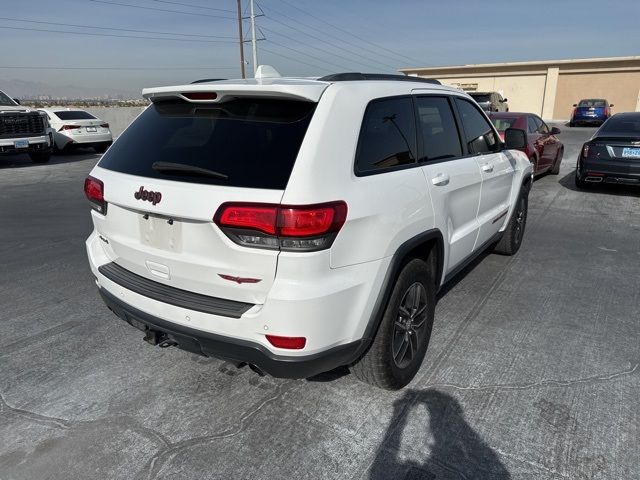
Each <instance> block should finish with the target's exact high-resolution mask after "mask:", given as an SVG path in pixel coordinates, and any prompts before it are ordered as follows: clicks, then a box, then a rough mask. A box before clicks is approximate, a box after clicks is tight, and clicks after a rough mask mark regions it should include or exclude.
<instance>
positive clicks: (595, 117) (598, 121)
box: [569, 98, 613, 127]
mask: <svg viewBox="0 0 640 480" xmlns="http://www.w3.org/2000/svg"><path fill="white" fill-rule="evenodd" d="M612 108H613V105H612V104H609V102H608V101H607V100H605V99H603V98H590V99H585V100H580V102H578V103H574V104H573V112H572V113H571V120H570V121H569V126H570V127H575V126H576V125H602V124H603V123H604V122H605V121H606V120H607V119H608V118H609V117H610V116H611V109H612Z"/></svg>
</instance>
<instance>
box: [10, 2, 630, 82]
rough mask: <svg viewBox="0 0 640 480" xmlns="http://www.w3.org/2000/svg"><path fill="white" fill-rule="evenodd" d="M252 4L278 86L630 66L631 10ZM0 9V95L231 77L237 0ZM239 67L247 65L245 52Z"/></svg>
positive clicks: (585, 5)
mask: <svg viewBox="0 0 640 480" xmlns="http://www.w3.org/2000/svg"><path fill="white" fill-rule="evenodd" d="M116 4H120V5H116ZM178 4H188V5H189V6H185V5H178ZM258 4H259V5H260V6H261V7H262V11H263V12H264V14H265V16H264V17H260V18H258V20H257V22H258V25H259V26H260V27H261V29H262V32H263V34H264V36H265V37H266V40H264V41H261V42H259V55H258V57H259V62H258V63H267V64H270V65H273V66H275V67H276V68H277V69H278V70H279V71H280V72H281V73H282V74H288V75H305V76H311V75H322V74H327V73H331V72H337V71H381V72H382V71H386V72H393V71H394V70H395V69H397V68H401V67H407V66H416V65H421V66H428V65H431V66H435V65H455V64H465V63H487V62H503V61H525V60H543V59H563V58H584V57H598V56H623V55H638V54H640V49H639V46H640V28H639V27H638V22H640V20H639V19H640V1H638V0H609V1H607V2H602V1H592V0H555V1H550V0H538V1H536V2H533V1H522V0H493V1H492V0H488V1H477V0H448V1H444V2H442V1H403V0H396V1H393V2H390V1H377V0H369V1H364V0H355V1H350V2H347V1H344V0H342V1H340V0H324V1H312V0H298V1H296V0H260V1H258ZM0 5H2V6H3V8H2V9H0V16H1V17H2V18H0V45H2V48H0V89H1V88H2V86H1V85H2V81H3V80H10V79H21V80H28V81H35V82H44V83H47V84H50V85H90V86H92V87H95V88H105V89H106V88H110V89H116V90H122V91H128V92H139V91H140V89H141V88H142V87H144V86H152V85H162V84H172V83H182V82H188V81H191V80H193V79H195V78H209V77H215V78H218V77H224V78H234V77H238V76H239V60H238V56H239V53H238V51H239V47H238V44H237V35H238V30H237V23H236V21H235V9H236V1H235V0H20V1H17V0H0ZM125 5H133V6H137V7H138V8H136V7H132V6H125ZM191 5H193V6H191ZM243 6H244V7H245V8H246V7H248V0H243ZM7 7H9V8H7ZM139 7H142V8H139ZM198 7H205V8H198ZM296 7H297V8H296ZM216 9H219V10H216ZM161 10H162V11H161ZM164 10H173V11H175V12H167V11H164ZM177 12H182V13H177ZM219 17H228V18H219ZM19 20H29V21H31V22H32V23H28V22H25V21H19ZM33 22H48V23H33ZM54 23H57V24H67V25H52V24H54ZM69 25H78V26H81V27H78V26H69ZM82 26H84V27H82ZM9 27H10V28H9ZM95 27H101V29H98V28H95ZM110 28H111V29H120V30H109V29H110ZM26 29H37V30H61V31H65V32H83V33H92V34H96V33H99V34H105V35H112V36H98V35H77V34H72V33H56V32H51V31H48V32H47V31H34V30H26ZM129 30H131V31H129ZM141 30H145V31H148V32H156V33H143V32H141ZM245 30H246V33H248V22H245ZM167 34H181V35H178V36H176V35H167ZM118 35H119V36H124V38H122V37H119V36H118ZM187 35H190V36H187ZM126 36H134V37H142V36H146V37H155V38H146V39H139V38H127V37H126ZM159 38H172V39H173V40H161V39H159ZM176 39H183V40H187V39H189V40H194V41H176ZM245 56H246V58H247V59H248V60H251V49H250V45H248V44H247V45H246V49H245ZM7 67H56V68H61V67H64V68H65V69H59V70H56V69H49V68H46V69H26V68H7ZM88 67H94V68H95V67H101V68H107V67H120V68H121V69H120V70H110V69H100V70H98V69H89V68H88ZM247 68H248V72H249V73H250V72H252V67H251V65H249V66H248V67H247Z"/></svg>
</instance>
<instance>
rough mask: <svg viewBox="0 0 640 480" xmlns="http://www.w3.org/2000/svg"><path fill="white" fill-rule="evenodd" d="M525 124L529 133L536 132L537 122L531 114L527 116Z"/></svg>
mask: <svg viewBox="0 0 640 480" xmlns="http://www.w3.org/2000/svg"><path fill="white" fill-rule="evenodd" d="M527 126H528V128H529V133H538V124H537V123H536V121H535V120H534V119H533V117H532V116H528V117H527Z"/></svg>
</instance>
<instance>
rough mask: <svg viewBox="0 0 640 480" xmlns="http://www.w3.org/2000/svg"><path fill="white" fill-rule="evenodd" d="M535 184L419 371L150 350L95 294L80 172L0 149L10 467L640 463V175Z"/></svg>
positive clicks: (1, 370)
mask: <svg viewBox="0 0 640 480" xmlns="http://www.w3.org/2000/svg"><path fill="white" fill-rule="evenodd" d="M592 132H593V129H589V128H574V129H569V128H566V127H563V133H562V135H561V139H562V140H563V141H564V142H565V148H566V151H565V158H564V161H563V163H562V168H561V171H560V175H558V176H553V175H547V176H544V177H542V178H539V179H537V180H536V182H535V184H534V187H533V190H532V192H531V196H530V202H529V219H528V224H527V229H526V233H525V239H524V243H523V246H522V249H521V250H520V252H519V253H518V255H516V256H515V257H503V256H497V255H486V256H484V257H483V258H482V259H481V260H480V261H478V262H475V264H474V265H473V266H472V267H471V268H469V269H467V270H466V271H465V272H463V274H462V275H460V276H458V277H457V278H456V279H454V281H453V282H452V283H451V284H449V285H447V287H446V288H445V289H444V291H443V292H442V293H441V295H440V297H439V301H438V305H437V309H436V322H435V326H434V331H433V336H432V339H431V344H430V347H429V350H428V352H427V356H426V358H425V361H424V364H423V366H422V369H421V370H420V371H419V373H418V375H417V377H416V379H415V380H414V381H413V382H412V383H411V384H410V385H409V387H407V388H405V389H404V390H402V391H399V392H385V391H381V390H378V389H376V388H373V387H369V386H367V385H365V384H362V383H359V382H358V381H356V380H355V379H354V378H353V376H352V375H349V373H348V371H347V370H345V369H339V370H337V371H334V372H330V373H327V374H324V375H320V376H318V377H316V378H313V379H308V380H296V381H291V380H279V379H274V378H270V377H259V376H258V375H257V374H255V373H253V372H252V371H250V370H249V369H248V368H244V369H240V370H238V369H235V367H232V366H230V365H228V364H225V363H224V362H222V361H219V360H215V359H207V358H203V357H198V356H195V355H192V354H189V353H186V352H184V351H181V350H178V349H175V348H167V349H160V348H157V347H152V346H150V345H148V344H146V343H145V342H143V341H142V334H141V333H140V332H139V331H137V330H135V329H133V328H132V327H130V326H129V325H127V324H125V323H124V322H122V321H121V320H119V319H117V318H116V317H115V316H114V315H113V314H112V313H111V312H110V311H109V310H107V308H106V307H105V306H104V305H103V304H102V301H101V300H100V299H99V296H98V293H97V291H96V287H95V284H94V281H93V278H92V275H91V273H90V270H89V267H88V265H87V260H86V254H85V249H84V240H85V238H86V237H87V236H88V234H89V232H90V230H91V222H90V216H89V207H88V205H87V203H86V201H85V199H84V195H83V191H82V183H83V180H84V177H85V176H86V175H87V173H88V172H89V171H90V170H91V168H92V167H93V165H94V164H95V163H96V162H97V161H98V159H99V156H98V155H95V154H93V153H91V152H89V151H87V152H84V153H83V152H80V153H75V154H70V155H65V156H56V157H54V158H53V160H52V162H51V163H50V164H47V165H33V164H31V163H30V162H29V159H28V157H26V156H24V157H22V156H19V157H0V345H2V346H1V347H0V480H18V479H29V480H32V479H65V480H74V479H78V480H80V479H81V480H90V479H100V480H103V479H137V480H138V479H139V480H142V479H176V478H180V479H197V480H203V479H225V480H228V479H247V478H251V479H254V480H259V479H345V478H346V479H368V480H374V479H375V480H382V479H407V480H416V479H449V478H451V479H459V478H460V479H493V478H496V479H498V478H500V479H508V478H512V479H556V478H558V479H632V478H640V406H639V402H638V396H639V395H638V394H639V392H640V367H639V363H640V340H639V338H640V336H639V334H640V203H639V202H640V189H634V188H630V187H622V188H621V187H598V188H594V189H593V190H592V191H577V190H576V188H575V186H574V184H573V169H574V167H575V160H576V156H577V153H578V149H579V148H580V146H581V145H582V142H583V141H585V140H586V139H587V138H588V137H589V136H590V135H591V133H592Z"/></svg>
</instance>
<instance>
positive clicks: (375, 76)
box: [318, 72, 442, 85]
mask: <svg viewBox="0 0 640 480" xmlns="http://www.w3.org/2000/svg"><path fill="white" fill-rule="evenodd" d="M318 80H319V81H321V82H352V81H358V80H393V81H400V82H421V83H430V84H432V85H442V84H441V83H440V82H439V81H438V80H436V79H434V78H422V77H410V76H407V75H396V74H393V73H360V72H346V73H333V74H331V75H326V76H324V77H320V78H318Z"/></svg>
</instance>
